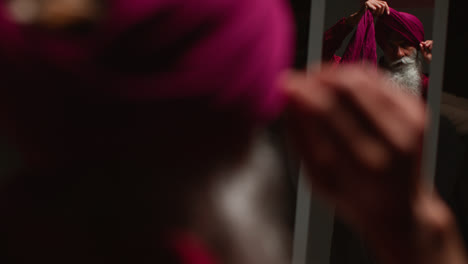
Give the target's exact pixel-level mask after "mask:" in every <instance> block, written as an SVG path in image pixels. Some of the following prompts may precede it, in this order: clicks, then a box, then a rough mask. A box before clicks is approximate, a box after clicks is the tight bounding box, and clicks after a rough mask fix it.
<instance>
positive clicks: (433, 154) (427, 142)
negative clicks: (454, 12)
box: [421, 0, 449, 183]
mask: <svg viewBox="0 0 468 264" xmlns="http://www.w3.org/2000/svg"><path fill="white" fill-rule="evenodd" d="M448 13H449V0H436V1H435V7H434V22H433V23H434V32H433V36H434V38H433V40H434V48H433V51H432V62H431V65H430V73H431V76H430V79H429V89H428V98H427V101H428V110H429V111H427V115H428V118H429V120H430V122H429V126H428V128H427V130H426V135H425V138H424V148H423V156H422V164H421V165H422V168H421V171H422V173H423V175H424V177H426V179H427V180H428V181H429V182H431V183H434V180H435V169H436V159H437V143H438V139H439V117H440V102H441V94H442V89H443V82H444V69H445V68H444V65H445V48H446V40H447V24H448Z"/></svg>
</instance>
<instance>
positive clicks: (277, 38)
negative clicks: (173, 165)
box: [0, 0, 293, 153]
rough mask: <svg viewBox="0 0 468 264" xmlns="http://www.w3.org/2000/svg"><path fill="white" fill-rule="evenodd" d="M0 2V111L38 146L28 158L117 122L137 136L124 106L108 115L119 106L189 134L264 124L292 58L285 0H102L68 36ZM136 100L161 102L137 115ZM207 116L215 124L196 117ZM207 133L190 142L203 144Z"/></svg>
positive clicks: (276, 108) (278, 104) (110, 129)
mask: <svg viewBox="0 0 468 264" xmlns="http://www.w3.org/2000/svg"><path fill="white" fill-rule="evenodd" d="M4 7H5V5H4V4H3V3H2V4H0V35H1V36H2V37H1V41H0V57H1V58H2V60H1V61H0V69H1V72H0V76H1V78H2V83H3V85H2V90H1V91H0V98H1V100H2V102H0V107H2V110H4V111H3V113H7V115H8V117H7V118H3V120H6V119H8V120H14V122H15V123H16V124H14V125H12V124H8V125H7V126H8V127H10V128H11V130H12V133H13V134H14V135H15V136H16V137H19V138H22V140H23V144H26V145H27V146H29V147H32V146H35V145H37V144H39V145H40V146H43V147H39V148H38V149H37V150H35V152H37V153H40V152H43V151H44V148H51V147H53V146H54V145H55V146H59V145H60V146H64V147H65V148H68V147H69V146H68V145H67V144H69V143H73V144H75V145H77V146H85V145H86V144H83V142H101V141H102V140H101V139H103V138H108V137H109V135H115V134H119V133H120V134H125V133H127V132H125V133H123V132H121V131H122V129H127V130H130V129H133V131H132V132H128V135H127V136H125V137H127V138H140V137H142V133H143V132H144V130H145V129H137V128H135V127H134V125H131V124H129V123H125V122H123V121H122V119H123V118H124V116H125V115H126V113H127V116H128V115H129V114H128V111H123V110H121V109H120V110H111V109H116V108H119V107H121V106H125V105H132V104H133V105H135V107H134V108H136V107H138V109H140V110H138V112H137V110H135V111H134V113H132V114H133V115H134V116H135V117H127V119H128V120H127V121H128V122H133V121H132V119H134V120H137V119H138V120H139V122H140V123H145V122H146V123H147V124H154V125H153V126H154V127H156V124H158V125H159V128H162V127H164V126H167V125H168V124H169V123H171V124H172V123H186V124H187V125H186V126H185V127H184V128H183V129H182V128H181V129H179V130H186V133H185V135H187V134H191V133H192V134H193V132H191V131H187V130H191V129H198V130H199V132H198V133H199V134H205V132H206V131H215V129H217V128H218V127H219V126H222V125H223V124H224V125H226V124H228V123H229V122H230V120H234V119H236V120H239V119H240V120H244V121H245V123H246V124H252V125H256V124H259V123H264V122H267V121H269V120H271V119H272V118H274V117H276V116H277V115H278V113H279V112H280V111H281V110H282V107H283V105H284V103H285V102H284V100H285V98H284V97H283V95H282V94H281V92H280V90H279V89H277V87H276V86H275V82H276V78H277V77H278V75H279V74H280V73H281V72H282V71H283V70H285V69H286V68H287V67H288V66H289V63H290V59H291V57H292V56H291V55H292V54H291V53H292V50H291V48H292V39H293V31H292V20H291V17H290V13H289V10H288V7H287V4H286V1H284V0H256V1H251V0H228V1H226V0H222V1H221V0H204V1H198V0H184V1H174V0H158V1H151V0H112V1H109V3H108V13H107V14H106V15H105V16H104V19H103V20H102V21H99V22H98V24H97V25H95V26H94V27H93V28H91V29H90V30H89V31H77V32H75V33H70V32H60V31H55V32H54V31H51V32H48V31H46V30H42V29H39V28H35V27H29V26H21V25H18V24H15V23H13V22H12V21H11V19H10V17H9V16H8V13H7V11H6V10H5V8H4ZM142 105H151V106H154V105H159V106H160V107H159V108H151V107H148V109H147V110H146V111H145V110H141V108H142V107H141V106H142ZM127 108H129V107H127ZM119 111H120V113H119ZM143 115H144V117H143ZM210 115H213V116H221V117H223V118H221V120H224V121H223V122H211V123H210V122H206V123H209V124H210V125H206V124H205V125H201V123H200V122H198V123H197V121H196V118H198V117H200V116H202V117H206V116H210ZM157 116H159V117H157ZM195 116H197V117H195ZM158 118H162V119H158ZM175 120H177V121H175ZM106 122H113V123H112V124H106ZM135 122H136V121H135ZM231 123H232V122H231ZM197 124H198V127H197ZM132 126H133V127H132ZM203 126H206V127H203ZM181 127H182V126H181ZM200 127H203V129H204V130H203V131H201V128H200ZM85 128H86V129H87V130H88V131H83V130H84V129H85ZM237 128H242V126H240V125H238V126H237ZM104 129H106V130H107V132H102V131H104ZM242 129H246V128H242ZM65 130H66V131H65ZM154 130H158V127H156V128H154ZM168 130H169V129H168ZM99 131H101V132H99ZM231 131H232V134H236V131H234V130H231ZM99 133H102V135H98V134H99ZM147 133H148V134H149V135H147V136H148V137H153V138H154V137H158V135H157V134H154V133H156V132H155V131H153V132H151V133H153V134H152V135H151V133H150V132H147ZM181 133H182V132H181ZM213 133H214V132H213ZM182 134H183V133H182ZM206 134H207V136H205V137H200V138H198V141H200V142H210V139H209V136H208V135H210V134H208V133H206ZM218 134H222V133H218ZM63 137H66V138H64V139H63V140H62V141H63V142H62V143H57V142H59V140H60V138H63ZM122 137H123V136H122ZM172 137H173V138H172V139H177V138H179V137H178V136H176V135H173V136H172ZM77 138H79V139H80V140H79V141H78V140H77ZM25 139H27V142H24V140H25ZM172 139H171V140H172ZM195 140H196V139H193V141H195ZM54 142H55V143H54ZM90 145H91V147H95V145H96V144H94V143H92V144H90Z"/></svg>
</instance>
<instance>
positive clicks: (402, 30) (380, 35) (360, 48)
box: [340, 8, 424, 64]
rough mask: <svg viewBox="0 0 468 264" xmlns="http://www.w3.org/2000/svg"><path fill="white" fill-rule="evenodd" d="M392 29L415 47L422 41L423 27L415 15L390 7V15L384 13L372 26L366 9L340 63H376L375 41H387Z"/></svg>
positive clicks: (382, 42)
mask: <svg viewBox="0 0 468 264" xmlns="http://www.w3.org/2000/svg"><path fill="white" fill-rule="evenodd" d="M392 31H394V32H397V33H398V34H400V35H401V36H402V37H403V38H404V39H406V40H407V41H408V42H409V43H410V44H411V45H412V46H414V47H416V48H419V43H421V41H424V27H423V24H422V23H421V21H420V20H419V19H418V18H417V17H415V16H413V15H411V14H408V13H404V12H398V11H396V10H395V9H392V8H390V15H386V14H384V15H382V16H381V17H379V18H378V20H377V23H375V28H374V18H373V16H372V14H371V12H370V11H369V10H367V11H366V12H365V13H364V15H363V17H362V18H361V20H360V21H359V24H358V25H357V28H356V32H355V33H354V36H353V37H352V39H351V41H350V42H349V44H348V47H347V48H346V51H345V54H344V56H343V59H342V60H341V62H340V63H349V62H356V61H367V62H370V63H373V64H377V52H376V48H377V47H376V41H377V43H378V44H379V45H380V46H382V45H383V44H384V43H385V42H386V41H388V39H387V38H388V36H389V34H390V32H392Z"/></svg>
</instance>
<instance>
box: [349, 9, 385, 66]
mask: <svg viewBox="0 0 468 264" xmlns="http://www.w3.org/2000/svg"><path fill="white" fill-rule="evenodd" d="M376 50H377V46H376V44H375V29H374V18H373V17H372V13H371V12H370V11H369V10H366V11H365V13H364V14H363V16H362V18H361V20H360V21H359V23H358V25H357V29H356V33H355V34H354V36H353V38H352V39H351V41H350V42H349V44H348V47H347V48H346V52H345V54H344V56H343V59H342V60H341V63H348V62H357V61H359V62H361V61H365V62H370V63H373V64H374V65H377V51H376Z"/></svg>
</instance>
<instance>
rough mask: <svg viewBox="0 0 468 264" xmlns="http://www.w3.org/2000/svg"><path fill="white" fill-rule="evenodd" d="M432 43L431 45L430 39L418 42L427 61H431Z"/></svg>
mask: <svg viewBox="0 0 468 264" xmlns="http://www.w3.org/2000/svg"><path fill="white" fill-rule="evenodd" d="M432 45H433V41H432V40H426V41H423V42H421V43H420V44H419V47H420V48H421V53H422V55H423V57H424V60H425V61H426V62H427V63H431V61H432Z"/></svg>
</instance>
